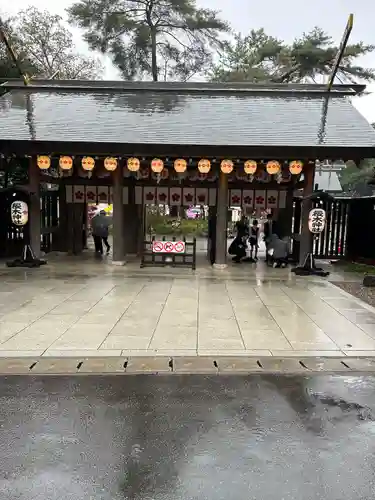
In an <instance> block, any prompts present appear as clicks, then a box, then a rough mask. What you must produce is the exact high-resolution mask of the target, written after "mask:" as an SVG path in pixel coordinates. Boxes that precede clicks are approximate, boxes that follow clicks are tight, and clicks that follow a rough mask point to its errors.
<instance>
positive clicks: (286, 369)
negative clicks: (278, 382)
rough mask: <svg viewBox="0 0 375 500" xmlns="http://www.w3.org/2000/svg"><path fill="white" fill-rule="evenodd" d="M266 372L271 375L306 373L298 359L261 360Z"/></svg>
mask: <svg viewBox="0 0 375 500" xmlns="http://www.w3.org/2000/svg"><path fill="white" fill-rule="evenodd" d="M259 363H260V365H261V367H262V368H263V369H264V371H266V372H269V373H300V372H305V371H306V368H304V367H303V366H302V365H301V364H300V362H299V360H298V359H274V358H263V359H260V360H259Z"/></svg>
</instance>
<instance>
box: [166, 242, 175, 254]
mask: <svg viewBox="0 0 375 500" xmlns="http://www.w3.org/2000/svg"><path fill="white" fill-rule="evenodd" d="M173 250H174V244H173V243H172V242H171V241H166V242H165V243H164V252H166V253H171V252H173Z"/></svg>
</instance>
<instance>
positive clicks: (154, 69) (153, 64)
mask: <svg viewBox="0 0 375 500" xmlns="http://www.w3.org/2000/svg"><path fill="white" fill-rule="evenodd" d="M151 70H152V80H153V81H154V82H157V81H158V61H157V58H156V30H155V28H151Z"/></svg>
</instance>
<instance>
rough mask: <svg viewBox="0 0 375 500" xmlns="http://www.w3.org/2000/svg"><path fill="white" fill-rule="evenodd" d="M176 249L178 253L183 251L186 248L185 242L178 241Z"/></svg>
mask: <svg viewBox="0 0 375 500" xmlns="http://www.w3.org/2000/svg"><path fill="white" fill-rule="evenodd" d="M174 250H175V252H176V253H182V252H183V251H184V250H185V244H184V243H183V242H182V241H177V243H176V244H175V246H174Z"/></svg>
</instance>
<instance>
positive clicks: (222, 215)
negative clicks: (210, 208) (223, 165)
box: [214, 170, 228, 269]
mask: <svg viewBox="0 0 375 500" xmlns="http://www.w3.org/2000/svg"><path fill="white" fill-rule="evenodd" d="M216 206H217V217H216V252H215V264H214V267H216V268H217V269H225V268H226V267H227V216H228V176H227V175H226V174H224V173H223V172H221V170H220V173H219V183H218V189H217V200H216Z"/></svg>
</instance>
